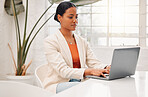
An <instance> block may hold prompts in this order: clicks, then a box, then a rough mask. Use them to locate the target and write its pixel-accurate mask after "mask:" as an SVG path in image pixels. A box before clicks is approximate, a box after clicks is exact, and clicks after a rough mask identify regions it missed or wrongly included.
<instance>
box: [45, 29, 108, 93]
mask: <svg viewBox="0 0 148 97" xmlns="http://www.w3.org/2000/svg"><path fill="white" fill-rule="evenodd" d="M74 38H75V40H76V44H77V48H78V52H79V58H80V63H81V68H73V61H72V56H71V52H70V49H69V46H68V44H67V42H66V40H65V38H64V36H63V35H62V33H61V32H60V31H59V30H58V31H57V33H55V34H53V35H50V36H48V37H47V38H46V39H45V42H44V48H45V55H46V57H47V60H48V66H49V70H48V74H47V77H46V78H45V80H44V82H43V85H44V88H45V89H47V90H49V91H52V92H54V93H56V85H57V84H58V83H62V82H68V81H69V80H70V79H83V74H84V71H85V69H86V68H88V67H89V68H104V67H105V66H106V65H105V64H101V63H100V61H99V60H97V59H96V57H95V56H94V54H93V52H92V50H91V49H90V47H89V45H88V43H87V41H86V40H84V39H83V38H82V37H80V36H78V35H76V34H74Z"/></svg>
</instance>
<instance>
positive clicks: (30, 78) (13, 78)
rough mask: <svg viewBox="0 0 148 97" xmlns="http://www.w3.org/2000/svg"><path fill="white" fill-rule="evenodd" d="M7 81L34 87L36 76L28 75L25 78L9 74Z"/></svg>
mask: <svg viewBox="0 0 148 97" xmlns="http://www.w3.org/2000/svg"><path fill="white" fill-rule="evenodd" d="M6 78H7V80H10V81H17V82H22V83H27V84H31V85H33V81H34V75H33V74H30V73H29V74H26V75H25V76H16V75H14V74H7V76H6Z"/></svg>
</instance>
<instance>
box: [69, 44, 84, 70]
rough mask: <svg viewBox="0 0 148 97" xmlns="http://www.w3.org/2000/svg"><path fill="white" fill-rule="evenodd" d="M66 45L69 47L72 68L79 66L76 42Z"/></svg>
mask: <svg viewBox="0 0 148 97" xmlns="http://www.w3.org/2000/svg"><path fill="white" fill-rule="evenodd" d="M68 46H69V49H70V52H71V55H72V60H73V68H81V65H80V58H79V52H78V49H77V45H76V44H68Z"/></svg>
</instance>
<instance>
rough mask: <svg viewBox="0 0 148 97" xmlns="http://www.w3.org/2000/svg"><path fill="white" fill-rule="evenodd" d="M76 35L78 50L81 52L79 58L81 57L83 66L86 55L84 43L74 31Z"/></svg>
mask: <svg viewBox="0 0 148 97" xmlns="http://www.w3.org/2000/svg"><path fill="white" fill-rule="evenodd" d="M74 37H75V40H76V44H77V49H78V52H79V58H80V64H81V67H83V64H84V62H83V59H84V56H83V52H84V51H83V44H82V42H81V40H80V38H79V37H78V36H77V35H76V34H75V33H74Z"/></svg>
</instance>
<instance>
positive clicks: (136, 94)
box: [53, 71, 148, 97]
mask: <svg viewBox="0 0 148 97" xmlns="http://www.w3.org/2000/svg"><path fill="white" fill-rule="evenodd" d="M147 91H148V72H145V71H138V72H136V74H135V75H133V76H132V77H126V78H122V79H116V80H111V81H105V80H98V79H89V80H87V81H85V82H82V83H80V84H78V85H76V86H73V87H72V88H69V89H67V90H65V91H63V92H61V93H58V94H56V95H54V96H53V97H148V92H147Z"/></svg>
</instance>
